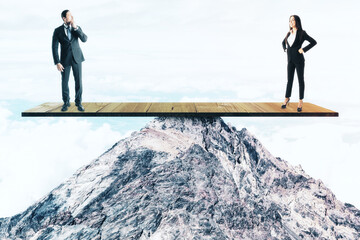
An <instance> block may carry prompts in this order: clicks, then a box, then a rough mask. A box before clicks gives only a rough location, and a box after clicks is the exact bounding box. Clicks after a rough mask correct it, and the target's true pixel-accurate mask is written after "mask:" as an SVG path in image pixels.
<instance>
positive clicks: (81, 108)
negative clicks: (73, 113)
mask: <svg viewBox="0 0 360 240" xmlns="http://www.w3.org/2000/svg"><path fill="white" fill-rule="evenodd" d="M75 106H77V108H78V110H79V111H80V112H83V111H85V108H84V107H83V105H81V103H75Z"/></svg>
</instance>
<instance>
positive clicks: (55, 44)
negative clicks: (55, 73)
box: [52, 29, 64, 72]
mask: <svg viewBox="0 0 360 240" xmlns="http://www.w3.org/2000/svg"><path fill="white" fill-rule="evenodd" d="M52 55H53V59H54V64H55V65H56V67H57V69H58V70H59V71H61V72H62V71H63V70H64V67H63V65H61V63H60V59H59V39H58V37H57V35H56V29H55V31H54V33H53V37H52Z"/></svg>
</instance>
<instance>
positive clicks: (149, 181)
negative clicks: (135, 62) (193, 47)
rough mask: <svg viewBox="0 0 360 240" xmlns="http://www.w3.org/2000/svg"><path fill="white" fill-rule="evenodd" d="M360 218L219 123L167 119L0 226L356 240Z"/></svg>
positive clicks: (53, 235) (113, 235) (1, 234)
mask: <svg viewBox="0 0 360 240" xmlns="http://www.w3.org/2000/svg"><path fill="white" fill-rule="evenodd" d="M359 234H360V216H359V211H358V210H357V209H356V208H355V207H353V206H352V205H350V204H347V205H344V204H343V203H341V202H339V201H338V200H336V198H335V196H334V194H333V193H332V192H331V191H330V190H329V189H327V188H326V187H325V186H324V184H322V182H321V181H319V180H314V179H313V178H311V177H310V176H308V175H306V174H305V172H304V171H303V170H302V169H301V167H292V166H291V165H289V164H288V163H287V162H286V161H284V160H282V159H280V158H276V157H273V156H272V155H271V154H270V153H269V152H268V151H267V150H266V149H265V148H264V147H263V146H262V144H261V143H260V141H259V140H258V139H256V138H255V137H254V136H253V135H252V134H251V133H249V132H248V131H247V130H246V129H242V130H241V131H237V130H236V128H234V127H231V126H230V125H227V124H225V123H224V121H223V120H222V119H221V118H182V117H161V118H156V119H154V120H153V121H151V122H150V123H148V124H147V125H146V126H145V127H144V128H142V129H141V130H140V131H138V132H134V133H133V134H132V135H131V136H130V137H128V138H126V139H122V140H120V141H119V142H118V143H116V144H115V145H114V146H113V147H112V148H111V149H109V150H108V151H107V152H105V153H104V154H102V155H101V156H100V157H99V158H97V159H95V160H94V161H92V162H91V163H90V164H89V165H87V166H84V167H83V168H81V169H79V170H78V171H77V172H76V173H75V174H74V175H73V177H71V178H70V179H69V180H67V181H66V182H64V183H63V184H61V185H60V186H59V187H57V188H56V189H54V190H53V191H52V192H51V193H50V194H49V195H47V196H45V197H44V198H43V199H41V200H40V201H39V202H37V203H36V204H34V205H33V206H31V207H29V209H27V210H26V211H25V212H23V213H21V214H19V215H16V216H14V217H11V218H6V219H0V239H14V238H18V239H79V238H81V239H178V238H181V239H280V238H281V239H310V238H311V239H314V238H315V239H337V238H343V239H358V238H359V237H360V235H359Z"/></svg>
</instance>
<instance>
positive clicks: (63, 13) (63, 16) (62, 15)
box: [61, 9, 69, 19]
mask: <svg viewBox="0 0 360 240" xmlns="http://www.w3.org/2000/svg"><path fill="white" fill-rule="evenodd" d="M68 11H69V10H67V9H66V10H64V11H62V13H61V19H62V18H66V14H67V12H68Z"/></svg>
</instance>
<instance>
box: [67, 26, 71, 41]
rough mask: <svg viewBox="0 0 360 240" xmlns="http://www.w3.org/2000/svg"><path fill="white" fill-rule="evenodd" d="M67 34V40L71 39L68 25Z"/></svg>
mask: <svg viewBox="0 0 360 240" xmlns="http://www.w3.org/2000/svg"><path fill="white" fill-rule="evenodd" d="M67 36H68V38H69V40H71V31H70V27H68V28H67Z"/></svg>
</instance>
